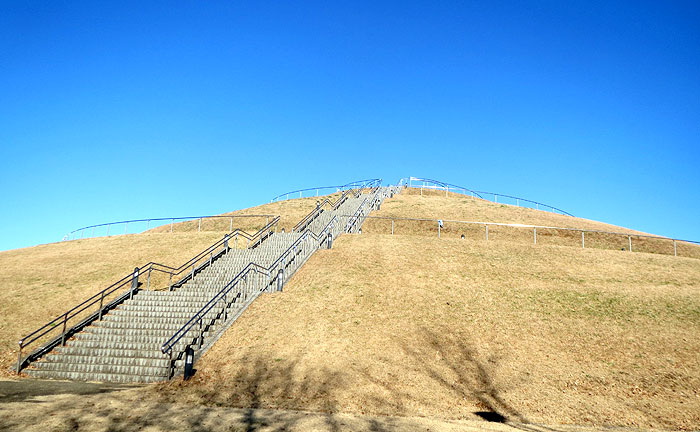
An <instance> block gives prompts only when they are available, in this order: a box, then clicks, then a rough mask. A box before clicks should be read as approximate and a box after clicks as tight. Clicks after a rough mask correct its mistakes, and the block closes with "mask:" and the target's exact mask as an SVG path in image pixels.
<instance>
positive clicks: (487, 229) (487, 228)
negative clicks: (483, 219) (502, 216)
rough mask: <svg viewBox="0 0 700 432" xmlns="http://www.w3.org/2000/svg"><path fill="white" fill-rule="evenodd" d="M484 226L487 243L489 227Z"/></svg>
mask: <svg viewBox="0 0 700 432" xmlns="http://www.w3.org/2000/svg"><path fill="white" fill-rule="evenodd" d="M484 226H485V227H486V241H488V239H489V226H488V225H484Z"/></svg>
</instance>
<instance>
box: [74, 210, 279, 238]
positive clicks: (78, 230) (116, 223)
mask: <svg viewBox="0 0 700 432" xmlns="http://www.w3.org/2000/svg"><path fill="white" fill-rule="evenodd" d="M275 216H276V215H273V214H254V215H228V216H224V215H211V216H181V217H168V218H148V219H130V220H125V221H117V222H106V223H101V224H96V225H88V226H84V227H82V228H78V229H74V230H73V231H71V232H69V233H68V234H66V235H65V237H64V239H66V240H76V239H77V235H76V234H77V233H79V232H81V231H85V230H88V229H91V228H92V229H93V232H94V229H95V228H100V227H105V226H106V227H110V226H112V225H121V224H125V226H126V227H127V228H128V226H129V224H130V223H138V222H146V223H147V224H150V222H160V221H170V224H171V232H172V225H173V224H174V222H175V221H181V220H188V221H193V220H197V219H199V220H200V222H201V220H203V219H230V220H231V228H230V230H233V219H234V218H254V217H267V218H270V217H275ZM159 226H162V225H159ZM153 228H157V226H156V227H153ZM146 229H147V230H148V229H150V227H149V226H148V225H147V226H146ZM124 234H126V230H125V233H124ZM107 235H108V236H109V229H108V231H107ZM90 237H93V235H91V236H90ZM80 238H83V236H82V235H81V236H80Z"/></svg>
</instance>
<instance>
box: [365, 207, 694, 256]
mask: <svg viewBox="0 0 700 432" xmlns="http://www.w3.org/2000/svg"><path fill="white" fill-rule="evenodd" d="M365 218H367V219H371V220H377V221H382V220H384V221H387V222H391V231H390V232H391V234H392V235H394V234H395V233H396V231H397V230H398V228H397V227H396V222H399V221H401V222H407V223H409V224H413V225H414V226H417V225H420V224H421V223H423V222H429V224H427V225H426V224H422V226H423V228H424V229H425V230H426V232H430V233H434V234H433V235H437V237H438V238H440V237H441V235H442V234H444V233H445V231H447V230H450V232H452V233H456V234H461V233H464V230H461V231H460V229H459V228H457V229H455V228H454V226H453V227H449V226H448V224H450V225H451V224H454V225H457V226H459V225H463V226H472V227H483V230H482V234H481V238H483V239H485V240H489V227H491V239H493V234H494V229H495V228H497V227H503V228H515V229H517V230H520V231H523V230H527V231H530V232H531V233H532V234H531V239H532V242H533V243H534V244H537V241H538V240H537V239H538V230H539V235H540V239H542V238H543V235H546V236H547V237H551V233H552V232H555V233H556V235H558V236H560V237H567V236H568V237H570V238H571V237H572V235H571V234H572V233H577V235H578V233H580V239H576V242H577V243H578V244H580V246H581V247H582V248H586V242H587V241H588V242H589V247H590V244H591V243H592V242H591V240H593V239H594V237H592V236H594V235H600V236H607V237H608V238H607V239H606V240H605V241H601V240H600V239H595V244H596V245H598V246H600V245H609V244H611V240H612V239H617V240H619V241H618V242H617V243H616V244H618V245H620V244H621V245H624V246H623V247H625V250H626V251H629V252H634V251H642V252H645V251H646V250H643V249H650V248H649V246H647V245H644V242H645V241H646V242H653V241H660V242H663V243H664V244H665V245H667V248H666V249H663V250H662V251H660V249H658V248H655V249H654V252H652V253H661V254H666V255H674V256H689V257H693V258H700V247H697V246H700V241H695V240H684V239H677V238H671V237H664V236H656V235H651V234H637V233H623V232H614V231H604V230H595V229H587V228H570V227H555V226H543V225H527V224H514V223H499V222H478V221H463V220H450V219H434V218H406V217H396V216H365ZM386 229H387V231H389V226H388V225H387V227H386ZM500 235H502V233H499V236H500ZM512 237H513V236H512V235H511V236H510V238H512ZM572 240H573V239H572ZM633 240H636V243H635V242H634V241H633ZM540 243H541V241H540ZM572 244H573V243H572ZM635 244H636V245H637V246H636V247H635ZM679 245H682V246H686V245H688V246H694V247H697V253H695V254H686V255H682V254H681V253H679V248H678V246H679ZM597 248H600V249H612V248H611V247H597Z"/></svg>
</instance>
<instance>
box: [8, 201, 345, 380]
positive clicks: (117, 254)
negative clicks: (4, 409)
mask: <svg viewBox="0 0 700 432" xmlns="http://www.w3.org/2000/svg"><path fill="white" fill-rule="evenodd" d="M337 196H339V194H334V195H333V196H331V198H337ZM325 198H326V197H322V198H320V199H325ZM315 205H316V198H304V199H296V200H289V201H283V202H279V203H273V204H265V205H262V206H258V207H252V208H249V209H244V210H240V211H236V212H231V213H226V215H229V214H233V215H248V214H265V213H270V214H276V215H280V216H281V221H280V224H279V228H280V229H281V228H286V229H287V230H290V229H291V228H292V227H293V226H294V225H295V224H296V222H298V221H299V220H300V219H301V218H302V217H303V216H305V215H306V214H307V213H308V212H310V211H311V210H312V209H313V208H314V207H315ZM265 223H266V218H265V217H261V218H236V219H234V225H233V227H234V229H235V228H240V229H243V230H246V231H248V232H249V233H251V234H253V233H255V232H256V231H257V230H258V229H260V228H261V227H262V226H263V225H264V224H265ZM198 224H199V222H198V221H197V220H195V221H188V222H182V223H177V224H174V227H173V228H174V229H173V231H174V232H173V233H171V232H170V225H165V226H161V227H158V228H154V229H152V230H149V231H148V232H146V233H143V234H132V235H126V236H124V235H120V236H112V237H98V238H92V239H83V240H73V241H69V242H61V243H51V244H45V245H39V246H34V247H30V248H24V249H17V250H11V251H5V252H0V286H2V287H3V289H2V291H0V374H8V373H9V371H8V370H7V369H8V368H9V367H10V365H14V362H16V360H17V357H16V356H17V347H18V345H17V342H18V340H19V339H20V338H22V337H23V336H25V335H26V334H28V333H29V332H31V331H33V330H35V329H37V328H38V327H40V326H42V325H43V324H45V323H46V322H48V321H49V320H51V319H53V318H55V317H57V316H58V315H59V314H62V313H64V312H66V311H67V310H68V309H70V308H72V307H74V306H76V305H78V304H79V303H81V302H82V301H84V300H86V299H88V298H90V297H91V296H92V295H94V294H96V293H98V292H100V291H101V290H103V289H105V288H107V287H108V286H110V285H111V284H113V283H115V282H117V281H118V280H119V279H121V278H122V277H124V276H126V275H128V274H129V273H130V272H131V271H132V270H133V269H134V267H137V266H143V265H144V264H147V263H148V262H150V261H153V262H157V263H161V264H165V265H169V266H171V267H178V266H180V265H181V264H183V263H185V262H186V261H188V260H189V259H190V258H192V257H193V256H194V255H196V254H197V253H199V252H201V251H202V250H204V249H206V248H207V247H209V246H210V245H212V244H213V243H215V242H216V241H218V240H220V239H221V238H222V237H223V235H224V234H225V233H227V232H229V229H230V220H228V219H223V220H222V219H211V220H206V219H205V220H203V221H202V225H201V232H198V230H199V228H200V227H199V225H198ZM230 245H231V247H233V242H231V244H230ZM238 247H245V242H244V241H240V242H239V243H238ZM145 279H146V277H145V275H144V276H143V277H142V278H141V279H140V280H141V282H143V283H145ZM167 283H168V278H167V276H166V275H165V274H162V273H154V274H153V275H152V278H151V288H152V289H164V288H165V287H167ZM121 292H122V291H119V293H121ZM117 294H118V293H115V294H113V296H112V298H114V297H116V295H117ZM107 300H109V298H108V299H107ZM94 310H95V308H91V309H89V310H87V311H85V313H84V314H82V315H79V316H78V317H76V319H74V322H78V321H79V318H81V317H83V316H85V315H87V314H88V313H92V312H94ZM55 336H56V333H51V334H49V335H47V337H46V338H44V340H48V339H49V338H50V337H55ZM38 346H40V341H37V342H36V343H35V344H34V345H33V346H30V347H29V349H27V350H26V351H24V354H25V355H26V354H28V353H29V352H31V351H32V350H33V349H35V348H36V347H38Z"/></svg>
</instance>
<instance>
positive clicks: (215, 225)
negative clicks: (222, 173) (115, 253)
mask: <svg viewBox="0 0 700 432" xmlns="http://www.w3.org/2000/svg"><path fill="white" fill-rule="evenodd" d="M340 195H341V194H340V193H335V194H331V195H323V196H319V197H310V198H297V199H290V200H287V201H279V202H274V203H268V204H263V205H259V206H255V207H250V208H247V209H243V210H237V211H234V212H229V213H223V214H222V215H221V216H229V215H234V216H243V215H260V214H269V215H277V216H280V221H279V223H278V229H282V228H284V229H285V231H287V232H289V231H291V229H292V228H293V227H294V225H296V224H297V222H299V221H300V220H301V219H302V218H303V217H304V216H306V215H307V214H308V213H309V212H311V211H312V210H313V209H314V208H315V207H316V201H319V200H320V201H323V200H324V199H326V198H329V199H331V201H334V200H336V199H338V197H339V196H340ZM267 220H268V219H267V218H266V217H259V218H235V219H234V221H233V226H234V228H240V229H242V230H246V231H249V232H251V233H254V232H256V231H257V230H259V229H260V228H262V227H263V226H264V225H265V223H266V222H267ZM230 223H231V220H230V219H226V218H223V219H218V218H217V219H203V220H202V224H201V226H200V225H199V220H192V221H186V222H179V223H175V224H173V231H174V232H192V231H198V230H200V229H201V230H202V231H220V232H228V231H229V227H230V226H231V225H230ZM170 229H171V228H170V225H169V224H168V225H162V226H159V227H157V228H153V229H151V230H150V231H148V232H162V233H164V232H170Z"/></svg>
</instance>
